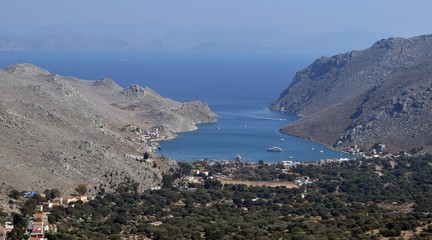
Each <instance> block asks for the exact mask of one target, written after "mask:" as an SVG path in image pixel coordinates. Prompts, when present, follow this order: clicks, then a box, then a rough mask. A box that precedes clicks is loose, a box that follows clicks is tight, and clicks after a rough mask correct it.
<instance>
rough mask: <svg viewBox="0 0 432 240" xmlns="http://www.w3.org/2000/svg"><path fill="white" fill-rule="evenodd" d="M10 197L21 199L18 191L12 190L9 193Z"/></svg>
mask: <svg viewBox="0 0 432 240" xmlns="http://www.w3.org/2000/svg"><path fill="white" fill-rule="evenodd" d="M9 197H11V198H13V199H15V200H18V199H19V198H20V197H21V193H20V192H19V191H18V190H15V189H12V190H11V191H10V192H9Z"/></svg>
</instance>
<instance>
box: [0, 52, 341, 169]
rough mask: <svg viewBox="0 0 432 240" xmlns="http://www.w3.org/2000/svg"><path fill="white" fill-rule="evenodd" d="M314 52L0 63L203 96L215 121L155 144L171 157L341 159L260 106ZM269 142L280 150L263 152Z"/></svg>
mask: <svg viewBox="0 0 432 240" xmlns="http://www.w3.org/2000/svg"><path fill="white" fill-rule="evenodd" d="M315 57H316V56H313V55H287V54H279V53H202V52H199V53H198V52H184V51H176V52H153V51H103V52H100V51H53V52H49V51H42V52H38V51H12V52H2V53H1V56H0V66H2V67H5V66H8V65H10V64H14V63H24V62H25V63H31V64H35V65H37V66H40V67H42V68H45V69H47V70H49V71H51V72H52V73H57V74H60V75H64V76H75V77H78V78H82V79H88V80H96V79H100V78H102V77H110V78H112V79H113V80H114V81H116V82H117V83H118V84H119V85H121V86H122V87H127V86H129V85H131V84H134V83H136V84H139V85H142V86H144V85H146V86H149V87H150V88H152V89H154V90H155V91H157V92H159V93H160V94H161V95H163V96H165V97H168V98H172V99H174V100H178V101H185V100H190V99H200V100H203V101H205V102H206V103H208V104H209V106H210V108H211V109H212V110H213V111H214V112H215V113H216V114H217V115H218V122H217V123H215V124H201V125H199V129H198V130H196V131H193V132H187V133H180V134H179V135H178V138H176V139H175V140H172V141H165V142H161V146H162V149H161V150H160V151H159V154H162V155H165V156H167V157H170V158H173V159H176V160H180V161H192V160H196V159H202V158H204V159H227V160H231V159H234V156H235V155H237V154H240V155H241V156H242V159H243V160H244V161H246V162H256V161H258V160H264V161H266V162H275V161H282V160H296V161H318V160H320V159H324V158H335V157H349V155H347V154H344V153H340V152H336V151H333V150H331V149H330V148H327V147H325V146H323V145H321V144H318V143H315V142H311V141H307V140H304V139H301V138H297V137H292V136H288V135H284V134H281V133H279V129H280V128H281V127H283V126H285V125H287V124H289V123H291V122H293V121H295V120H297V116H294V115H287V114H283V113H279V112H273V111H270V110H268V106H269V105H270V103H271V102H272V101H273V100H274V99H275V98H277V96H278V95H279V94H280V92H282V91H283V90H284V89H285V88H287V87H288V85H289V83H290V81H291V79H292V78H293V76H294V74H295V73H296V72H297V71H298V70H301V69H302V68H304V67H306V66H307V65H308V64H310V63H311V62H312V60H313V59H314V58H315ZM281 139H283V140H281ZM272 146H278V147H281V148H282V149H283V151H282V152H268V151H267V150H266V149H267V148H269V147H272Z"/></svg>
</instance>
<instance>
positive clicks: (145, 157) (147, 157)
mask: <svg viewBox="0 0 432 240" xmlns="http://www.w3.org/2000/svg"><path fill="white" fill-rule="evenodd" d="M143 158H144V160H147V159H149V158H150V154H149V153H148V152H145V153H144V156H143Z"/></svg>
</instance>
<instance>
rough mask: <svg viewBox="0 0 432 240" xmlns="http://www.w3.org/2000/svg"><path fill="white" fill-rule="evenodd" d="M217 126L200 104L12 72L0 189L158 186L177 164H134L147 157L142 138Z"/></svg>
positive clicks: (1, 124) (0, 131)
mask: <svg viewBox="0 0 432 240" xmlns="http://www.w3.org/2000/svg"><path fill="white" fill-rule="evenodd" d="M215 120H216V118H215V115H214V114H213V113H212V112H211V111H210V109H209V108H208V106H207V105H205V104H204V103H202V102H199V101H191V102H185V103H179V102H176V101H173V100H170V99H166V98H163V97H161V96H159V95H158V94H157V93H156V92H154V91H152V90H151V89H149V88H148V87H140V86H138V85H132V86H130V87H129V88H126V89H123V88H122V87H120V86H118V85H117V84H116V83H115V82H114V81H113V80H111V79H101V80H98V81H87V80H80V79H76V78H72V77H62V76H59V75H56V74H51V73H49V72H48V71H46V70H43V69H41V68H38V67H36V66H33V65H29V64H18V65H13V66H10V67H7V68H4V69H0V141H1V143H2V144H1V145H0V163H1V168H0V182H1V183H3V185H4V186H5V185H6V186H11V187H13V188H16V189H19V190H30V189H34V190H44V189H46V188H59V189H62V190H66V189H68V188H73V186H75V185H76V184H78V183H86V184H88V185H89V186H91V187H93V186H102V187H104V188H110V187H115V186H116V184H117V183H118V182H120V181H122V180H123V179H125V178H130V179H133V180H135V181H137V182H139V183H140V184H141V187H142V188H147V187H150V186H155V185H157V184H158V183H159V182H160V180H161V173H162V172H163V171H166V170H167V169H169V168H170V167H172V166H175V162H172V161H169V160H166V159H161V158H157V157H154V156H153V157H151V158H150V159H149V160H148V161H146V162H141V161H137V160H136V159H135V158H134V156H142V155H143V153H144V152H145V151H150V149H148V147H147V145H146V143H145V141H144V139H145V136H144V135H145V134H149V133H152V134H153V136H151V137H152V138H159V139H160V138H171V137H173V136H175V132H180V131H191V130H193V129H195V128H196V127H195V124H198V123H209V122H214V121H215ZM125 129H129V130H130V129H134V131H126V130H125ZM155 129H157V130H155ZM146 130H148V131H147V133H146ZM155 131H156V132H155ZM153 155H154V154H153Z"/></svg>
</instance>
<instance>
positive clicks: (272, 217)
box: [14, 155, 432, 239]
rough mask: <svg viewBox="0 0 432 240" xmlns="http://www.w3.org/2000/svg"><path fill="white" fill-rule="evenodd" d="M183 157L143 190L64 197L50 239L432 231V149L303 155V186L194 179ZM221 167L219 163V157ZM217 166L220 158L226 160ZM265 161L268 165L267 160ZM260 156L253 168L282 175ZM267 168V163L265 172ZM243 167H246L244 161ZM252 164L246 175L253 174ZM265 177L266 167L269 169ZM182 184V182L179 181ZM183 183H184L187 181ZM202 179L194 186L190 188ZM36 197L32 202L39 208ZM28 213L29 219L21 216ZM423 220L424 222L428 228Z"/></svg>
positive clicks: (132, 186)
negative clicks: (408, 153) (415, 153)
mask: <svg viewBox="0 0 432 240" xmlns="http://www.w3.org/2000/svg"><path fill="white" fill-rule="evenodd" d="M205 165H206V163H202V162H201V163H199V165H196V164H194V165H192V164H188V163H180V169H178V170H176V171H174V172H172V174H170V175H166V178H165V180H164V185H165V187H163V188H162V189H160V190H149V191H147V192H145V193H139V192H138V191H137V187H138V184H137V183H136V182H133V181H131V180H129V181H127V182H125V183H124V184H123V185H121V186H120V187H119V188H118V189H117V191H116V192H112V193H105V194H103V195H102V194H100V195H98V196H96V197H95V199H94V200H91V201H90V202H89V203H85V204H84V203H76V204H75V206H74V207H68V208H62V207H55V208H54V209H53V210H52V212H51V214H50V215H49V222H50V223H57V226H58V233H57V234H49V235H47V237H48V239H119V238H121V237H125V238H126V237H133V236H135V237H138V236H141V237H147V238H153V239H281V238H282V239H379V238H381V237H383V236H384V237H395V238H397V237H404V238H405V239H408V238H411V239H424V238H426V239H429V238H432V215H431V212H432V205H431V204H430V203H431V202H432V156H430V155H427V156H423V157H418V158H414V157H413V158H400V159H397V160H390V159H373V160H364V159H363V160H352V161H347V162H342V163H331V164H327V165H324V166H317V165H299V166H297V167H296V168H293V169H291V170H290V171H291V175H292V176H298V177H299V176H302V177H305V176H308V177H309V179H311V180H312V181H311V183H309V184H303V185H302V186H301V187H299V188H293V189H288V188H285V187H265V186H262V187H251V186H246V185H231V184H227V185H222V184H221V182H220V181H218V180H216V179H215V178H212V176H211V175H212V172H213V173H214V172H215V170H214V169H213V170H212V169H211V168H210V167H209V166H208V165H207V167H208V168H206V169H205V170H211V171H210V174H209V177H204V178H203V180H202V182H200V183H189V186H187V187H184V186H183V185H182V184H178V183H179V181H180V180H179V178H182V177H184V176H188V175H189V173H190V172H191V170H192V169H193V168H195V167H197V166H199V167H203V166H205ZM212 168H213V167H212ZM214 168H217V167H216V166H215V167H214ZM257 169H258V170H257ZM277 169H278V167H277V165H273V166H269V165H267V164H264V163H260V164H258V167H257V168H256V169H253V170H248V171H250V172H249V177H257V176H266V175H267V174H264V175H261V174H259V171H260V170H262V171H266V172H268V176H278V175H277V174H273V173H272V171H278V170H277ZM255 170H257V171H258V172H256V171H255ZM239 171H242V169H239ZM247 176H248V172H246V171H243V177H244V178H248V177H247ZM259 179H263V177H259ZM176 186H177V187H176ZM180 186H182V187H180ZM190 187H193V188H190ZM33 204H34V201H31V200H28V201H27V203H26V204H25V205H24V206H23V208H22V211H25V208H24V207H25V206H26V205H28V206H29V208H30V206H32V205H33ZM15 218H16V217H14V221H15V220H16V221H17V222H19V219H18V218H17V219H15ZM419 229H420V230H419Z"/></svg>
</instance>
